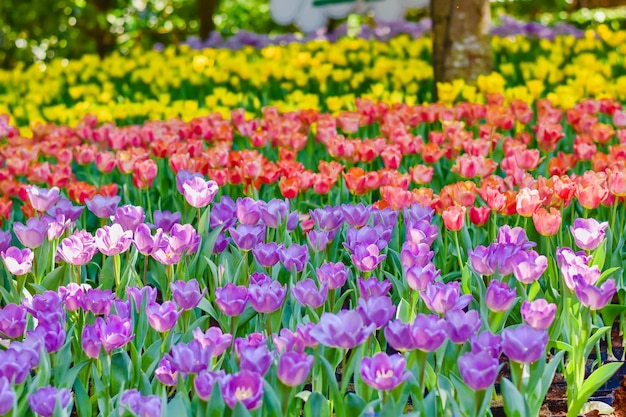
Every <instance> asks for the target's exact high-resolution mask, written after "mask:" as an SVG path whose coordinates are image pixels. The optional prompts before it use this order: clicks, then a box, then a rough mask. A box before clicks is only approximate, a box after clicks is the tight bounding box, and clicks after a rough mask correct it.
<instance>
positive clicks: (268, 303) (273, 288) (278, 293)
mask: <svg viewBox="0 0 626 417" xmlns="http://www.w3.org/2000/svg"><path fill="white" fill-rule="evenodd" d="M286 294H287V287H286V286H282V285H280V282H278V281H269V282H265V283H263V284H251V285H250V286H249V287H248V299H249V301H250V305H252V308H254V310H255V311H256V312H258V313H273V312H274V311H276V310H278V309H279V308H281V307H282V305H283V302H284V301H285V295H286Z"/></svg>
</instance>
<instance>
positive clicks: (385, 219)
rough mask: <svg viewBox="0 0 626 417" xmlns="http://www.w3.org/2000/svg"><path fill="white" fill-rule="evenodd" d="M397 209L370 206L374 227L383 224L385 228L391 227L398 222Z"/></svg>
mask: <svg viewBox="0 0 626 417" xmlns="http://www.w3.org/2000/svg"><path fill="white" fill-rule="evenodd" d="M398 213H399V212H398V211H396V210H393V209H391V208H384V209H382V210H379V209H375V208H372V223H373V224H374V227H376V226H383V228H385V229H389V230H391V229H393V228H394V227H395V226H396V223H397V222H398Z"/></svg>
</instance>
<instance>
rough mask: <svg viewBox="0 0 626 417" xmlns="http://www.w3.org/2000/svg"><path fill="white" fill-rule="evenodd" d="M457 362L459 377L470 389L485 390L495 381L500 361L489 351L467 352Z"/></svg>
mask: <svg viewBox="0 0 626 417" xmlns="http://www.w3.org/2000/svg"><path fill="white" fill-rule="evenodd" d="M458 362H459V372H460V373H461V377H462V378H463V381H464V382H465V383H466V384H467V386H468V387H470V388H471V389H473V390H475V391H481V390H485V389H487V388H489V387H491V386H492V385H493V384H494V383H495V382H496V377H497V376H498V371H499V369H500V362H499V361H498V359H497V358H494V357H493V356H491V355H490V354H489V352H487V351H480V352H478V353H474V352H467V353H465V354H463V355H462V356H461V357H460V358H459V359H458Z"/></svg>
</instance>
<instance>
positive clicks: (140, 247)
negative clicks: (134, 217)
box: [133, 223, 167, 256]
mask: <svg viewBox="0 0 626 417" xmlns="http://www.w3.org/2000/svg"><path fill="white" fill-rule="evenodd" d="M162 237H163V230H162V229H157V231H156V233H155V234H154V235H152V231H151V229H150V227H149V226H148V225H147V224H145V223H142V224H140V225H139V226H137V230H135V232H134V233H133V244H134V245H135V248H137V251H138V252H139V253H141V254H142V255H144V256H150V255H152V254H153V253H154V252H155V251H156V250H157V249H164V248H165V246H167V241H165V240H163V239H162Z"/></svg>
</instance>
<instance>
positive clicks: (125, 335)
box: [96, 315, 135, 354]
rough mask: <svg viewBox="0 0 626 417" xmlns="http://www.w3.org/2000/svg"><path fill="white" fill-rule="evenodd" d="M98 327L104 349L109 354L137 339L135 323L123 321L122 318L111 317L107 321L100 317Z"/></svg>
mask: <svg viewBox="0 0 626 417" xmlns="http://www.w3.org/2000/svg"><path fill="white" fill-rule="evenodd" d="M96 326H98V332H99V334H100V341H101V342H102V347H104V350H105V351H106V353H107V354H110V353H111V352H112V351H113V350H115V349H117V348H120V347H122V346H124V345H126V343H128V342H130V341H131V340H133V338H134V337H135V335H134V334H133V323H132V322H131V321H130V319H123V318H121V317H120V316H116V315H110V316H108V317H107V318H106V321H105V320H103V319H102V317H98V319H97V320H96Z"/></svg>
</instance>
